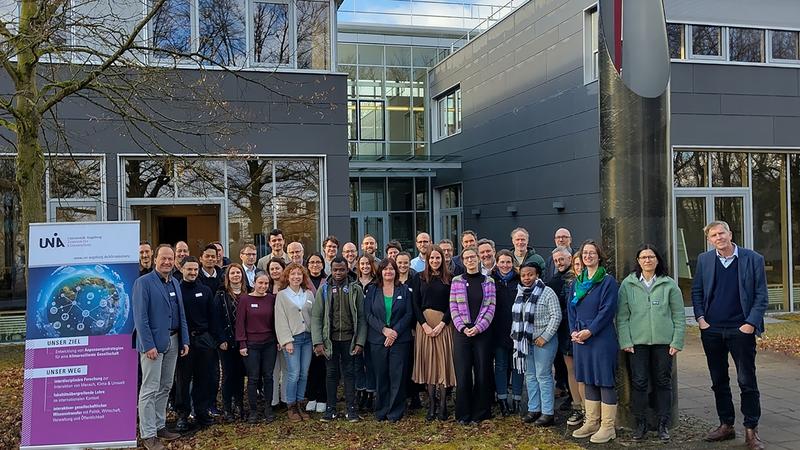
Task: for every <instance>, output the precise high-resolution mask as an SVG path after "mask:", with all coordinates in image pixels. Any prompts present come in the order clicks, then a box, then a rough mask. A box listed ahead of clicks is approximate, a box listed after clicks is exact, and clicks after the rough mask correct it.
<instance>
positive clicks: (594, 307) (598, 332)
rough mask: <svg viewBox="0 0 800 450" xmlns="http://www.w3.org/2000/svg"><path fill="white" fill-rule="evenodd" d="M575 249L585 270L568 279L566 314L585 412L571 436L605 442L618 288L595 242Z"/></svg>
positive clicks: (610, 429)
mask: <svg viewBox="0 0 800 450" xmlns="http://www.w3.org/2000/svg"><path fill="white" fill-rule="evenodd" d="M578 253H579V254H580V255H581V258H582V260H583V266H584V269H583V271H582V272H581V274H580V275H578V278H577V279H576V280H575V283H574V284H573V288H572V293H571V298H570V301H569V304H568V305H567V314H568V315H569V328H570V334H571V336H572V342H573V358H574V364H575V379H576V380H578V382H580V383H584V385H585V388H586V393H585V401H586V415H585V420H584V423H583V426H582V427H580V428H579V429H577V430H575V431H574V432H573V433H572V436H574V437H577V438H585V437H590V436H591V439H590V441H591V442H594V443H604V442H608V441H610V440H611V439H614V438H615V437H616V432H615V429H614V418H615V417H616V415H617V393H616V391H614V385H615V374H616V371H617V353H618V352H619V345H618V344H617V333H616V330H615V329H614V317H615V316H616V313H617V295H618V287H617V282H616V281H615V280H614V277H612V276H611V275H608V274H606V269H605V268H604V267H603V262H604V261H605V254H604V253H603V250H602V248H600V245H599V244H598V243H596V242H595V241H593V240H587V241H584V242H583V244H581V248H580V250H579V251H578Z"/></svg>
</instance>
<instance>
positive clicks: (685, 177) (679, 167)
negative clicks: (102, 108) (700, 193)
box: [672, 151, 708, 187]
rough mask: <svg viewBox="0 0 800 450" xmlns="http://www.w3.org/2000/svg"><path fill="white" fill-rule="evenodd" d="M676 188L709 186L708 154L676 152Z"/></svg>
mask: <svg viewBox="0 0 800 450" xmlns="http://www.w3.org/2000/svg"><path fill="white" fill-rule="evenodd" d="M672 168H673V171H674V174H675V187H705V186H708V154H707V153H705V152H685V151H676V152H675V153H674V155H673V158H672Z"/></svg>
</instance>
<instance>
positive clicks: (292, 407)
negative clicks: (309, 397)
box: [286, 403, 303, 422]
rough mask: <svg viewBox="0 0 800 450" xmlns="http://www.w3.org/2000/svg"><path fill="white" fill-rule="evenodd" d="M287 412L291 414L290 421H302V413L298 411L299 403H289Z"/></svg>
mask: <svg viewBox="0 0 800 450" xmlns="http://www.w3.org/2000/svg"><path fill="white" fill-rule="evenodd" d="M286 407H287V408H286V409H287V414H288V416H289V421H291V422H302V421H303V418H302V417H301V416H300V413H298V412H297V403H289V404H288V405H286Z"/></svg>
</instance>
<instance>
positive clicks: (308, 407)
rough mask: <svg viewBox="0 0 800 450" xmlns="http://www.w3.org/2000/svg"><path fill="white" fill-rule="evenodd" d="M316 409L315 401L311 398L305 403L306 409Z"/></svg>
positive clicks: (309, 410)
mask: <svg viewBox="0 0 800 450" xmlns="http://www.w3.org/2000/svg"><path fill="white" fill-rule="evenodd" d="M316 410H317V401H316V400H311V401H310V402H308V403H306V411H308V412H314V411H316Z"/></svg>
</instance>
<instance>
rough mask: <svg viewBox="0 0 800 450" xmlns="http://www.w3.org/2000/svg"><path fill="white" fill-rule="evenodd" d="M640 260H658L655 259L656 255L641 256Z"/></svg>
mask: <svg viewBox="0 0 800 450" xmlns="http://www.w3.org/2000/svg"><path fill="white" fill-rule="evenodd" d="M639 259H641V260H645V259H656V257H655V255H644V256H640V257H639Z"/></svg>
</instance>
